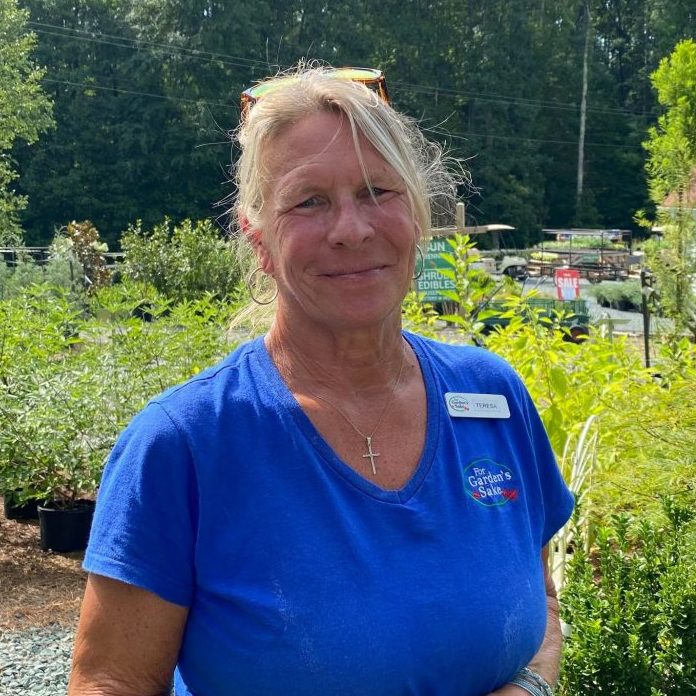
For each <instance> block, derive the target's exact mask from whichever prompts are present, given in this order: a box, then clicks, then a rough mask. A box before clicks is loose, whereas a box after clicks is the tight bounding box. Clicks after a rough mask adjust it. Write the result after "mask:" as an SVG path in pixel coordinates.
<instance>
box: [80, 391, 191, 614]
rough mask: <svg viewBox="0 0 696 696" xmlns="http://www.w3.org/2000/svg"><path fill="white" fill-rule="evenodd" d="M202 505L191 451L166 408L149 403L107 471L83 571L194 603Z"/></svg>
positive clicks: (127, 432)
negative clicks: (197, 523)
mask: <svg viewBox="0 0 696 696" xmlns="http://www.w3.org/2000/svg"><path fill="white" fill-rule="evenodd" d="M197 501H198V495H197V486H196V477H195V473H194V468H193V463H192V458H191V454H190V451H189V449H188V447H187V445H186V444H185V441H184V440H183V438H182V437H181V435H180V434H179V432H178V430H177V429H176V427H175V425H174V423H173V422H172V421H171V419H170V418H169V416H168V415H167V413H166V412H165V411H164V409H163V408H162V407H161V406H160V405H159V404H157V403H155V402H153V403H150V404H149V405H148V406H147V407H146V408H145V409H144V410H143V411H142V412H141V413H140V414H138V415H137V416H136V417H135V418H134V419H133V421H132V422H131V424H130V425H129V426H128V427H127V428H126V430H124V432H123V433H122V434H121V436H120V437H119V439H118V442H117V443H116V445H115V447H114V449H113V451H112V453H111V455H110V457H109V460H108V462H107V465H106V467H105V470H104V475H103V477H102V481H101V485H100V488H99V493H98V496H97V506H96V510H95V514H94V521H93V523H92V530H91V533H90V539H89V545H88V547H87V552H86V554H85V559H84V563H83V567H84V569H85V570H87V571H89V572H90V573H96V574H98V575H104V576H107V577H110V578H113V579H116V580H120V581H122V582H126V583H128V584H132V585H136V586H138V587H142V588H143V589H146V590H149V591H151V592H154V593H155V594H157V595H158V596H159V597H161V598H162V599H165V600H167V601H169V602H173V603H174V604H179V605H182V606H188V605H190V603H191V600H192V597H193V587H194V568H193V564H194V541H195V538H196V520H197V516H198V515H197V504H198V503H197Z"/></svg>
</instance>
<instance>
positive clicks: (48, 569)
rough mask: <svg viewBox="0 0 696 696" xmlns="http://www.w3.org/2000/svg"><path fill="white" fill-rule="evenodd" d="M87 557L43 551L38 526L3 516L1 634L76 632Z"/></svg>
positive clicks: (0, 527) (0, 537) (0, 541)
mask: <svg viewBox="0 0 696 696" xmlns="http://www.w3.org/2000/svg"><path fill="white" fill-rule="evenodd" d="M82 556H83V553H82V552H76V553H66V554H57V553H52V552H48V553H47V552H45V551H42V550H41V547H40V545H39V523H38V522H36V521H33V520H26V521H25V520H7V519H5V517H4V515H2V511H1V510H0V632H2V631H9V630H13V629H19V630H21V629H25V628H29V627H31V626H46V625H48V624H56V623H57V624H60V625H63V626H75V625H76V624H77V618H78V616H79V610H80V602H81V600H82V593H83V591H84V587H85V581H86V579H87V575H86V573H85V572H84V571H83V570H82V569H81V567H80V565H81V563H82Z"/></svg>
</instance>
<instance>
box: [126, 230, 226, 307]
mask: <svg viewBox="0 0 696 696" xmlns="http://www.w3.org/2000/svg"><path fill="white" fill-rule="evenodd" d="M121 246H122V247H123V251H124V252H125V258H124V262H123V273H124V274H125V276H127V277H129V278H130V279H132V280H136V281H140V282H144V283H148V284H150V285H153V286H154V287H155V288H156V289H157V290H158V291H159V292H161V293H162V294H164V295H166V296H167V297H169V298H171V299H173V300H175V301H176V302H180V301H182V300H195V299H197V298H200V297H202V296H203V295H206V294H208V295H212V296H214V297H216V298H218V299H225V298H229V297H232V296H235V295H236V293H237V288H238V284H239V281H240V271H239V264H238V261H237V257H236V250H235V246H234V244H233V243H232V242H230V241H229V240H227V239H223V238H222V237H221V236H220V235H219V234H218V232H217V230H216V229H215V227H214V225H213V223H212V222H211V221H210V220H199V221H197V222H195V223H194V222H191V220H184V221H183V222H182V223H181V224H179V225H175V226H174V227H172V222H171V221H170V220H168V219H167V220H165V221H164V222H163V223H162V224H160V225H156V226H155V227H154V228H153V229H152V230H150V231H143V230H142V228H141V226H140V223H139V222H138V223H136V224H135V225H134V226H132V227H130V228H129V229H128V231H127V232H126V233H125V234H124V236H123V238H122V239H121Z"/></svg>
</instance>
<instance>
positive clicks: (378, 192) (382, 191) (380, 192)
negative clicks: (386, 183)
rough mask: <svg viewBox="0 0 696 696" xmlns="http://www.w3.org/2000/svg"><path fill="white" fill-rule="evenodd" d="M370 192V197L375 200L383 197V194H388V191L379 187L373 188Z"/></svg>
mask: <svg viewBox="0 0 696 696" xmlns="http://www.w3.org/2000/svg"><path fill="white" fill-rule="evenodd" d="M370 190H371V191H372V195H373V196H375V198H379V196H383V195H384V194H385V193H389V191H388V189H383V188H380V187H379V186H373V187H372V188H371V189H370Z"/></svg>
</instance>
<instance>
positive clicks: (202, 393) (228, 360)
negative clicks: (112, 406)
mask: <svg viewBox="0 0 696 696" xmlns="http://www.w3.org/2000/svg"><path fill="white" fill-rule="evenodd" d="M262 340H263V339H262V338H256V339H253V340H251V341H249V342H247V343H243V344H241V345H238V346H237V347H236V348H235V349H234V350H233V351H232V352H231V353H229V354H228V355H226V356H225V357H224V358H223V359H222V360H220V361H219V362H218V363H216V364H214V365H211V366H210V367H207V368H205V369H203V370H201V371H200V372H198V373H197V374H195V375H193V376H191V377H190V378H189V379H187V380H186V381H184V382H181V383H180V384H175V385H173V386H171V387H169V388H168V389H165V390H164V391H163V392H162V393H161V394H158V395H157V396H155V397H153V398H152V399H151V401H150V403H157V404H159V405H160V406H163V407H165V408H169V407H177V406H180V405H185V404H189V403H191V402H194V401H196V400H197V399H204V400H207V399H210V398H215V397H216V395H218V396H219V395H221V394H226V395H228V396H229V395H230V394H231V393H234V391H235V390H239V389H244V388H245V387H246V386H247V383H248V382H249V380H250V379H251V373H252V372H253V371H254V369H255V361H254V356H255V354H256V353H257V352H258V351H259V348H260V342H261V341H262Z"/></svg>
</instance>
